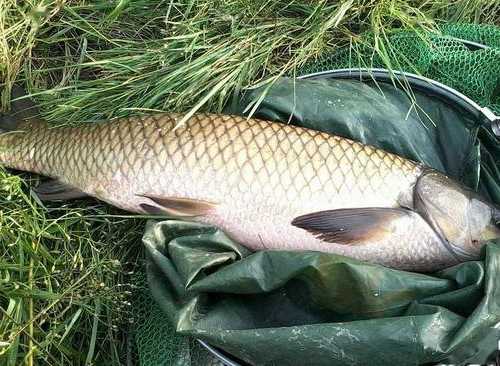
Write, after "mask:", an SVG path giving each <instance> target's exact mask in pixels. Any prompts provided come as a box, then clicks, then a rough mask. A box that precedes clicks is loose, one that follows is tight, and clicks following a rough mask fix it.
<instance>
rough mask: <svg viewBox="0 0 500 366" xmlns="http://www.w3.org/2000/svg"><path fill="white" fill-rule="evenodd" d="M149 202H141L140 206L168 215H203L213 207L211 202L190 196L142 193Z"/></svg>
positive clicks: (149, 211)
mask: <svg viewBox="0 0 500 366" xmlns="http://www.w3.org/2000/svg"><path fill="white" fill-rule="evenodd" d="M143 197H145V198H148V199H149V200H150V202H149V203H143V204H141V208H142V209H143V210H144V211H145V212H147V213H149V214H153V215H158V214H164V215H170V216H188V217H189V216H203V215H206V214H207V213H209V212H210V211H212V210H213V209H215V207H216V205H215V204H214V203H211V202H207V201H201V200H196V199H191V198H177V197H157V196H150V195H144V196H143Z"/></svg>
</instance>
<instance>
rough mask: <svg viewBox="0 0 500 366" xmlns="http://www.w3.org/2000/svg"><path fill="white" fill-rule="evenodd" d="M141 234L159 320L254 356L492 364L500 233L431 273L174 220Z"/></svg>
mask: <svg viewBox="0 0 500 366" xmlns="http://www.w3.org/2000/svg"><path fill="white" fill-rule="evenodd" d="M143 241H144V245H145V248H146V251H147V261H148V264H147V273H148V280H149V284H150V290H151V292H152V294H153V296H154V298H155V299H156V301H157V303H158V304H159V306H160V308H161V309H162V310H163V311H164V314H165V319H164V321H169V322H171V324H173V326H174V328H175V329H176V330H177V332H179V333H180V334H182V335H189V336H193V337H197V338H200V339H203V340H205V341H207V342H209V343H210V344H212V345H215V346H217V347H219V348H221V349H224V350H226V351H227V352H229V353H231V354H232V355H234V357H235V358H237V359H239V360H243V361H244V362H247V363H249V364H252V365H303V364H305V363H304V362H305V361H307V365H388V364H397V365H421V364H435V363H437V362H444V363H455V364H464V363H465V362H475V363H480V362H482V363H485V362H486V360H487V359H488V357H491V354H492V352H493V350H495V348H496V342H497V340H498V339H499V337H500V329H498V328H497V329H496V328H494V327H495V325H498V324H500V281H498V278H500V277H499V276H500V242H497V243H490V244H488V245H487V246H486V247H485V250H484V255H483V259H482V260H481V261H472V262H467V263H462V264H460V265H457V266H455V267H452V268H449V269H446V270H443V271H440V272H438V273H435V274H433V275H424V274H416V273H410V272H403V271H397V270H393V269H389V268H386V267H382V266H378V265H372V264H367V263H363V262H359V261H356V260H354V259H349V258H346V257H342V256H338V255H333V254H325V253H319V252H279V251H262V252H257V253H253V254H251V253H250V252H249V251H248V250H246V249H245V248H244V247H242V246H240V245H238V244H237V243H234V242H233V241H232V240H230V239H229V238H228V237H227V236H226V235H225V234H224V233H223V232H221V231H220V230H218V229H217V228H214V227H210V226H206V225H202V224H196V223H189V222H182V221H176V220H167V221H162V222H154V221H151V222H150V223H149V225H148V227H147V230H146V233H145V235H144V238H143Z"/></svg>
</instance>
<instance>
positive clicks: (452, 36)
mask: <svg viewBox="0 0 500 366" xmlns="http://www.w3.org/2000/svg"><path fill="white" fill-rule="evenodd" d="M440 30H441V32H442V35H435V34H432V35H431V34H427V35H421V34H420V35H416V34H414V33H409V32H400V33H396V34H394V35H392V36H391V37H390V43H391V45H392V49H391V51H388V52H389V53H388V54H387V58H388V60H389V61H390V63H391V65H392V66H393V69H396V70H401V71H407V72H411V73H416V74H420V75H423V76H425V77H428V78H431V79H434V80H437V81H439V82H441V83H443V84H446V85H448V86H450V87H452V88H455V89H457V90H458V91H460V92H461V93H463V94H465V95H466V96H468V97H469V98H471V99H473V100H474V101H475V102H477V103H478V104H479V105H481V106H482V107H488V108H490V109H491V110H493V111H494V112H496V113H497V114H498V113H500V73H499V71H498V65H499V64H500V28H498V27H495V26H490V25H469V24H448V25H443V26H441V28H440ZM368 37H369V36H368ZM461 40H466V41H469V43H467V42H465V43H464V42H463V41H461ZM471 42H475V43H479V44H484V45H486V46H488V48H480V47H477V46H475V45H474V44H473V43H471ZM367 43H368V42H367ZM355 51H356V52H353V50H352V49H346V50H343V51H341V52H336V53H335V54H332V55H326V56H325V57H323V58H322V59H320V60H318V61H316V62H314V63H310V64H308V65H306V66H305V67H304V68H303V69H302V70H300V74H309V73H313V72H318V71H324V70H331V69H340V68H352V67H359V66H362V67H385V65H386V63H384V62H383V60H382V59H381V58H380V57H379V56H376V55H374V54H373V53H372V51H371V50H370V49H368V48H366V49H363V47H361V48H359V49H357V50H355ZM386 62H387V60H386ZM134 298H135V300H134V303H133V307H134V309H135V312H134V313H135V322H134V324H135V326H134V330H133V331H134V334H135V340H136V344H135V348H136V352H137V355H138V356H137V362H138V363H139V364H140V365H147V366H157V365H158V366H159V365H192V366H197V365H222V363H221V362H220V361H217V360H216V359H215V358H214V357H213V356H211V354H210V353H209V352H208V351H206V350H205V349H204V348H203V347H201V346H200V345H199V344H198V343H197V342H196V341H194V340H192V339H190V338H187V337H183V336H179V335H177V334H176V333H175V332H174V329H173V328H172V326H171V324H170V323H169V321H168V318H167V317H166V316H165V312H164V310H162V309H161V308H160V307H159V305H158V304H157V303H156V302H155V301H154V300H153V299H152V297H151V294H150V292H149V290H148V286H147V281H146V275H145V274H141V275H139V276H138V278H137V291H136V294H135V296H134Z"/></svg>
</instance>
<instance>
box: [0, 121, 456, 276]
mask: <svg viewBox="0 0 500 366" xmlns="http://www.w3.org/2000/svg"><path fill="white" fill-rule="evenodd" d="M182 117H183V116H182V115H180V114H156V115H150V116H141V117H131V118H125V119H117V120H113V121H111V122H107V123H97V124H89V125H84V126H80V127H63V128H48V127H47V125H43V124H39V125H32V126H31V127H30V128H28V129H26V130H25V131H22V132H17V133H9V134H4V135H0V146H2V149H1V152H0V162H3V164H4V165H7V166H9V167H13V168H16V169H21V170H28V171H33V172H37V173H40V174H43V175H46V176H49V177H53V178H57V179H58V180H59V181H61V182H63V183H65V184H67V185H70V186H72V187H75V188H77V189H79V190H81V191H83V192H85V193H87V194H89V195H91V196H94V197H97V198H99V199H101V200H103V201H106V202H108V203H111V204H113V205H115V206H117V207H121V208H123V209H126V210H129V211H133V212H139V213H147V212H148V210H147V209H146V207H147V208H149V209H150V208H151V207H156V206H157V205H158V201H155V200H154V199H152V197H153V198H154V197H156V198H158V197H160V198H165V197H166V198H176V199H177V198H183V199H189V200H192V201H193V202H204V203H205V205H208V204H209V205H211V206H210V207H212V209H211V210H209V211H207V212H204V213H203V214H201V215H198V216H197V217H195V218H194V219H196V220H199V221H202V222H206V223H209V224H213V225H217V226H219V227H221V228H222V229H224V230H225V231H226V232H227V233H228V234H229V235H230V236H232V237H234V238H235V239H236V240H238V241H240V242H241V243H244V244H245V245H247V246H248V247H250V248H251V249H265V248H276V249H293V250H297V249H312V250H322V251H326V252H336V253H340V254H345V255H349V256H352V257H356V258H358V259H363V260H369V261H372V262H377V263H382V264H386V265H390V266H393V267H397V268H417V269H421V268H429V267H430V266H435V265H437V266H442V265H443V264H447V263H448V264H449V263H452V262H454V261H455V260H456V259H455V258H454V257H453V256H451V255H450V253H449V251H447V250H446V249H445V248H442V247H440V246H436V245H434V244H433V239H432V237H431V236H432V235H434V234H429V236H428V237H426V236H425V235H426V234H425V230H423V229H419V228H420V226H419V225H423V224H422V223H421V222H420V221H418V220H421V219H420V218H417V221H416V222H417V223H415V222H414V221H411V220H410V219H408V220H409V221H408V223H409V224H410V226H411V225H413V228H412V229H411V230H410V229H405V230H403V231H404V232H396V234H395V235H394V236H393V237H392V238H391V240H389V241H386V242H377V241H376V240H374V242H373V243H372V244H370V243H368V244H365V245H358V246H348V245H340V244H337V243H330V242H325V241H324V240H320V239H318V238H317V237H315V236H314V235H312V234H311V233H310V232H307V231H306V230H303V229H301V228H298V227H295V226H293V225H292V224H291V223H292V221H293V220H294V219H295V218H297V217H299V216H301V215H306V214H309V213H311V212H320V211H325V210H333V209H343V208H356V207H388V208H390V207H399V206H400V205H404V206H405V207H412V205H413V188H414V186H415V184H416V182H417V179H418V178H419V176H420V175H421V174H422V171H423V167H422V166H420V165H418V164H416V163H414V162H411V161H409V160H406V159H404V158H402V157H400V156H397V155H394V154H390V153H388V152H385V151H382V150H379V149H377V148H375V147H372V146H368V145H363V144H360V143H358V142H355V141H351V140H348V139H345V138H342V137H338V136H331V135H329V134H326V133H323V132H319V131H314V130H310V129H305V128H300V127H295V126H291V125H286V124H281V123H272V122H269V121H263V120H258V119H247V118H243V117H238V116H223V115H215V114H196V115H194V116H192V117H191V118H189V119H188V120H187V121H186V122H185V123H184V124H183V125H181V126H177V124H178V122H179V121H180V120H181V118H182ZM176 126H177V128H175V127H176ZM160 208H161V207H160ZM412 220H413V218H412ZM422 222H423V220H422ZM396 231H397V230H396ZM417 232H419V233H420V234H422V233H423V234H422V235H424V236H423V238H422V241H421V243H420V244H418V245H413V246H412V245H407V244H406V243H405V235H409V234H410V233H413V234H416V233H417ZM414 263H417V264H414Z"/></svg>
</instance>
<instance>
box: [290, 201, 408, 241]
mask: <svg viewBox="0 0 500 366" xmlns="http://www.w3.org/2000/svg"><path fill="white" fill-rule="evenodd" d="M411 212H412V211H410V210H407V209H403V208H379V207H365V208H347V209H338V210H328V211H319V212H314V213H311V214H307V215H303V216H299V217H297V218H295V219H294V220H293V221H292V225H294V226H296V227H299V228H301V229H304V230H307V231H309V232H310V233H312V234H313V235H315V236H316V237H317V238H319V239H321V240H324V241H326V242H329V243H336V244H344V245H360V244H363V243H366V242H370V241H374V240H380V239H381V238H383V237H385V236H387V235H391V234H392V233H393V232H394V231H395V225H396V224H397V223H398V222H399V221H400V220H406V219H408V217H409V216H410V214H411Z"/></svg>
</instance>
